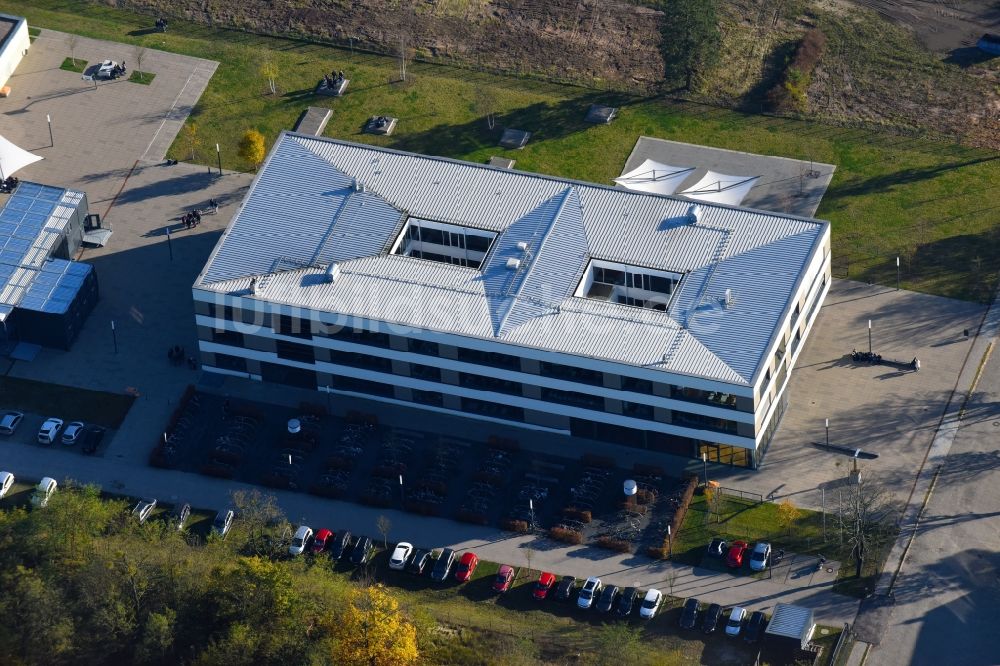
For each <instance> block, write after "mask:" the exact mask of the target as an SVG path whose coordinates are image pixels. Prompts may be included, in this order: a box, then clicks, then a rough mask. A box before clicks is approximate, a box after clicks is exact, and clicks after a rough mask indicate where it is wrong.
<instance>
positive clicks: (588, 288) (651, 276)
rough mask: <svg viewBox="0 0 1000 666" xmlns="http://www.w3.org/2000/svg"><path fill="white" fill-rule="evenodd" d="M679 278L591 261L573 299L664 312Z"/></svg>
mask: <svg viewBox="0 0 1000 666" xmlns="http://www.w3.org/2000/svg"><path fill="white" fill-rule="evenodd" d="M683 277H684V276H683V275H682V274H680V273H672V272H670V271H660V270H655V269H652V268H644V267H642V266H629V265H627V264H618V263H614V262H609V261H599V260H596V259H595V260H594V261H591V262H590V266H588V267H587V271H586V272H585V273H584V274H583V280H582V281H581V282H580V286H579V287H577V290H576V293H575V294H574V296H577V297H581V298H592V299H594V300H598V301H608V302H610V303H619V304H621V305H630V306H632V307H638V308H647V309H649V310H662V311H666V310H667V308H669V306H670V300H671V299H672V298H673V294H674V293H675V292H676V291H677V287H678V285H679V284H680V282H681V279H682V278H683Z"/></svg>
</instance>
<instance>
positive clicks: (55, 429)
mask: <svg viewBox="0 0 1000 666" xmlns="http://www.w3.org/2000/svg"><path fill="white" fill-rule="evenodd" d="M62 427H63V421H62V419H45V423H43V424H42V427H41V428H39V429H38V443H39V444H51V443H52V442H54V441H56V438H57V437H58V436H59V430H60V429H61V428H62Z"/></svg>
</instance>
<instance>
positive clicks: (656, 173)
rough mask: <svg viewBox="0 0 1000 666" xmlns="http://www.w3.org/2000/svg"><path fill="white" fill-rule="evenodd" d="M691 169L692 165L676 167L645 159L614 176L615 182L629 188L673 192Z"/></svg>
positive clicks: (641, 190) (660, 192)
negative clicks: (634, 166) (633, 167)
mask: <svg viewBox="0 0 1000 666" xmlns="http://www.w3.org/2000/svg"><path fill="white" fill-rule="evenodd" d="M692 171H694V167H676V166H670V165H669V164H660V163H659V162H654V161H653V160H646V161H645V162H643V163H642V164H640V165H639V166H638V168H635V169H632V170H631V171H629V172H628V173H623V174H622V175H620V176H618V177H617V178H615V182H616V183H618V184H619V185H621V186H622V187H624V188H626V189H629V190H637V191H639V192H651V193H653V194H673V193H674V192H676V191H677V188H678V187H680V184H681V183H682V182H684V179H685V178H687V177H688V176H689V175H691V172H692Z"/></svg>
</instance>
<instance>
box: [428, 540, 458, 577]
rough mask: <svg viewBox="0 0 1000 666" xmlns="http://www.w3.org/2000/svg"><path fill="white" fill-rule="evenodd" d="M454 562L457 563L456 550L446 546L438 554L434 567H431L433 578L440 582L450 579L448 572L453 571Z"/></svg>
mask: <svg viewBox="0 0 1000 666" xmlns="http://www.w3.org/2000/svg"><path fill="white" fill-rule="evenodd" d="M453 564H455V551H453V550H452V549H451V548H445V549H444V550H442V551H441V554H440V555H438V558H437V561H436V562H434V568H433V569H431V580H435V581H437V582H439V583H443V582H444V581H446V580H448V574H449V573H451V566H452V565H453Z"/></svg>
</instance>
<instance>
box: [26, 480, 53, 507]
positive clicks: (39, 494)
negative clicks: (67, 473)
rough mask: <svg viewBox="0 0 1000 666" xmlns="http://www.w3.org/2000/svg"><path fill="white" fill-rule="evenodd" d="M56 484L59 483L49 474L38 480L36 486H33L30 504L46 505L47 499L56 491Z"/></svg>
mask: <svg viewBox="0 0 1000 666" xmlns="http://www.w3.org/2000/svg"><path fill="white" fill-rule="evenodd" d="M58 486H59V484H58V483H56V480H55V479H53V478H52V477H49V476H47V477H45V478H44V479H42V480H41V481H39V482H38V486H36V487H35V492H34V493H33V494H32V495H31V506H37V507H43V506H47V505H48V503H49V499H50V498H51V497H52V495H53V494H54V493H55V492H56V488H57V487H58Z"/></svg>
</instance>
